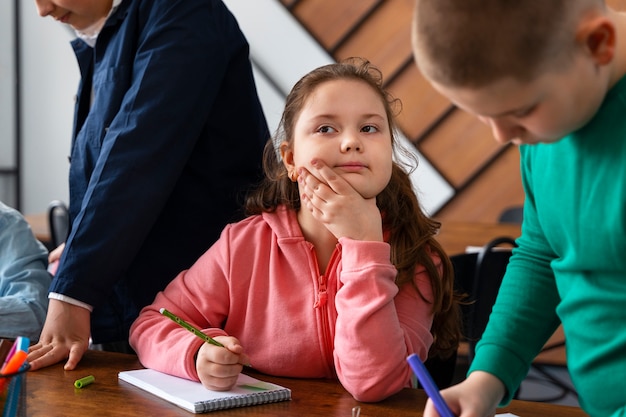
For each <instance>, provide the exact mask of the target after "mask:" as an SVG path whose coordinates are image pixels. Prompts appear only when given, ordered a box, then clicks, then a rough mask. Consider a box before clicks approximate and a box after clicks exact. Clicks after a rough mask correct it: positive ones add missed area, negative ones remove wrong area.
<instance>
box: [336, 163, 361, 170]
mask: <svg viewBox="0 0 626 417" xmlns="http://www.w3.org/2000/svg"><path fill="white" fill-rule="evenodd" d="M338 167H339V168H341V169H343V170H344V171H360V170H362V169H363V168H366V166H365V164H361V163H359V162H348V163H346V164H341V165H339V166H338Z"/></svg>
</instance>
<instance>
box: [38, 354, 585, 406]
mask: <svg viewBox="0 0 626 417" xmlns="http://www.w3.org/2000/svg"><path fill="white" fill-rule="evenodd" d="M139 368H142V366H141V364H140V363H139V361H138V360H137V358H136V357H135V356H133V355H125V354H120V353H108V352H99V351H88V352H87V353H86V355H85V357H83V360H82V361H81V363H80V364H79V366H78V369H77V370H75V371H64V370H63V367H62V364H58V365H55V366H52V367H50V368H45V369H41V370H39V371H34V372H29V373H28V374H27V377H26V389H27V398H26V407H27V410H26V413H27V414H26V415H28V416H32V417H39V416H45V417H56V416H187V417H189V416H190V415H192V414H191V413H189V412H187V411H185V410H183V409H181V408H178V407H176V406H175V405H172V404H170V403H168V402H166V401H165V400H162V399H160V398H158V397H155V396H153V395H151V394H149V393H147V392H145V391H143V390H141V389H139V388H137V387H134V386H132V385H130V384H128V383H126V382H123V381H119V380H118V378H117V374H118V372H119V371H123V370H129V369H139ZM87 375H93V376H94V377H95V379H96V380H95V382H94V383H93V384H91V385H88V386H86V387H84V388H82V389H76V388H74V381H75V380H76V379H78V378H82V377H84V376H87ZM254 375H255V376H257V377H259V378H261V379H264V380H266V381H270V382H275V383H277V384H280V385H283V386H285V387H287V388H290V389H291V391H292V400H291V401H285V402H281V403H275V404H266V405H258V406H251V407H244V408H239V409H231V410H224V411H216V412H212V413H210V414H209V415H211V416H216V417H218V416H244V415H245V416H259V417H264V416H268V417H269V416H272V417H280V416H324V417H334V416H336V417H350V415H351V410H352V407H354V406H356V405H358V406H360V407H361V416H363V417H376V416H380V417H383V416H385V417H399V416H421V415H422V410H423V409H424V403H425V401H426V395H425V393H424V392H423V391H422V390H414V389H404V390H402V391H401V392H400V393H398V394H396V395H394V396H392V397H390V398H389V399H387V400H385V401H382V402H380V403H375V404H370V403H359V402H357V401H356V400H354V398H352V396H351V395H350V394H349V393H348V392H347V391H345V390H344V389H343V387H342V386H341V385H340V384H339V383H338V382H336V381H329V380H314V379H288V378H277V377H270V376H266V375H258V374H254ZM499 412H502V413H504V412H510V413H514V414H517V415H519V416H522V417H528V416H534V417H543V416H545V417H561V416H563V417H565V416H567V417H578V416H580V417H582V416H585V414H584V413H583V412H582V411H581V410H580V409H579V408H576V407H566V406H559V405H551V404H544V403H533V402H526V401H513V402H512V403H511V405H510V406H509V407H506V408H504V409H501V410H499Z"/></svg>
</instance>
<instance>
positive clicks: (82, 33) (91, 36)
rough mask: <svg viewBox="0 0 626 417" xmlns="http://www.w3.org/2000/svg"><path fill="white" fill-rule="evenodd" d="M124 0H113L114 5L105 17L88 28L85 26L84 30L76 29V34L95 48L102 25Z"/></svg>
mask: <svg viewBox="0 0 626 417" xmlns="http://www.w3.org/2000/svg"><path fill="white" fill-rule="evenodd" d="M122 1H123V0H113V5H112V7H111V10H110V11H109V14H107V15H106V17H105V18H103V19H100V20H98V21H97V22H96V23H94V24H93V25H91V26H89V27H88V28H85V29H83V30H75V32H76V36H78V37H79V38H80V39H82V40H83V41H84V42H85V43H86V44H87V45H89V46H91V47H92V48H93V47H94V46H95V45H96V40H98V34H100V31H101V30H102V27H103V26H104V24H105V23H106V21H107V19H108V18H109V16H111V14H113V12H114V11H115V10H117V7H118V6H119V5H120V3H122Z"/></svg>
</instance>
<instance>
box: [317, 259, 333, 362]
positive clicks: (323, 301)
mask: <svg viewBox="0 0 626 417" xmlns="http://www.w3.org/2000/svg"><path fill="white" fill-rule="evenodd" d="M338 262H339V250H338V248H336V249H335V250H334V251H333V253H332V255H331V257H330V260H329V261H328V266H327V267H326V274H323V275H322V274H320V273H319V270H318V271H317V276H318V284H319V286H318V289H317V294H316V297H315V303H314V304H313V308H316V309H318V310H319V311H320V317H321V320H322V322H321V325H322V335H321V338H322V348H323V351H324V356H325V357H326V363H328V364H329V370H330V372H331V374H334V373H335V371H334V358H333V346H334V343H333V340H332V337H331V331H330V322H329V318H328V277H327V274H328V273H329V271H331V272H332V271H337V263H338ZM316 264H317V263H316Z"/></svg>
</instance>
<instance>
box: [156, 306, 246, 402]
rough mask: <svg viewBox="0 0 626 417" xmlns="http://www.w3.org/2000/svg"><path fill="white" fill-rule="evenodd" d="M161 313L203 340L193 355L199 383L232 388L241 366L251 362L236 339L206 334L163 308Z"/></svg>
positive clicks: (212, 387) (219, 389)
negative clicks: (213, 336) (194, 355)
mask: <svg viewBox="0 0 626 417" xmlns="http://www.w3.org/2000/svg"><path fill="white" fill-rule="evenodd" d="M160 312H161V314H163V315H164V316H166V317H169V318H170V319H171V320H173V321H175V322H176V323H178V324H179V325H180V326H181V327H183V328H185V329H187V330H189V331H190V332H192V333H194V334H195V335H196V336H198V337H199V338H200V339H202V340H204V341H205V342H206V343H204V344H202V346H201V347H200V349H199V350H198V353H197V355H196V371H197V372H198V378H200V382H202V385H204V387H205V388H207V389H210V390H213V391H227V390H229V389H231V388H232V387H233V386H234V385H235V383H236V382H237V376H238V375H239V374H240V373H241V371H242V369H243V366H244V365H248V364H249V363H250V359H249V358H248V355H246V354H245V353H244V349H243V346H241V344H240V343H239V340H238V339H237V338H236V337H232V336H217V337H216V338H212V337H209V336H207V335H206V334H204V333H202V331H201V330H200V329H197V328H195V327H194V326H192V325H191V324H189V323H187V322H186V321H184V320H182V319H181V318H179V317H177V316H176V315H174V314H172V313H171V312H169V311H168V310H166V309H164V308H162V309H160Z"/></svg>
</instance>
